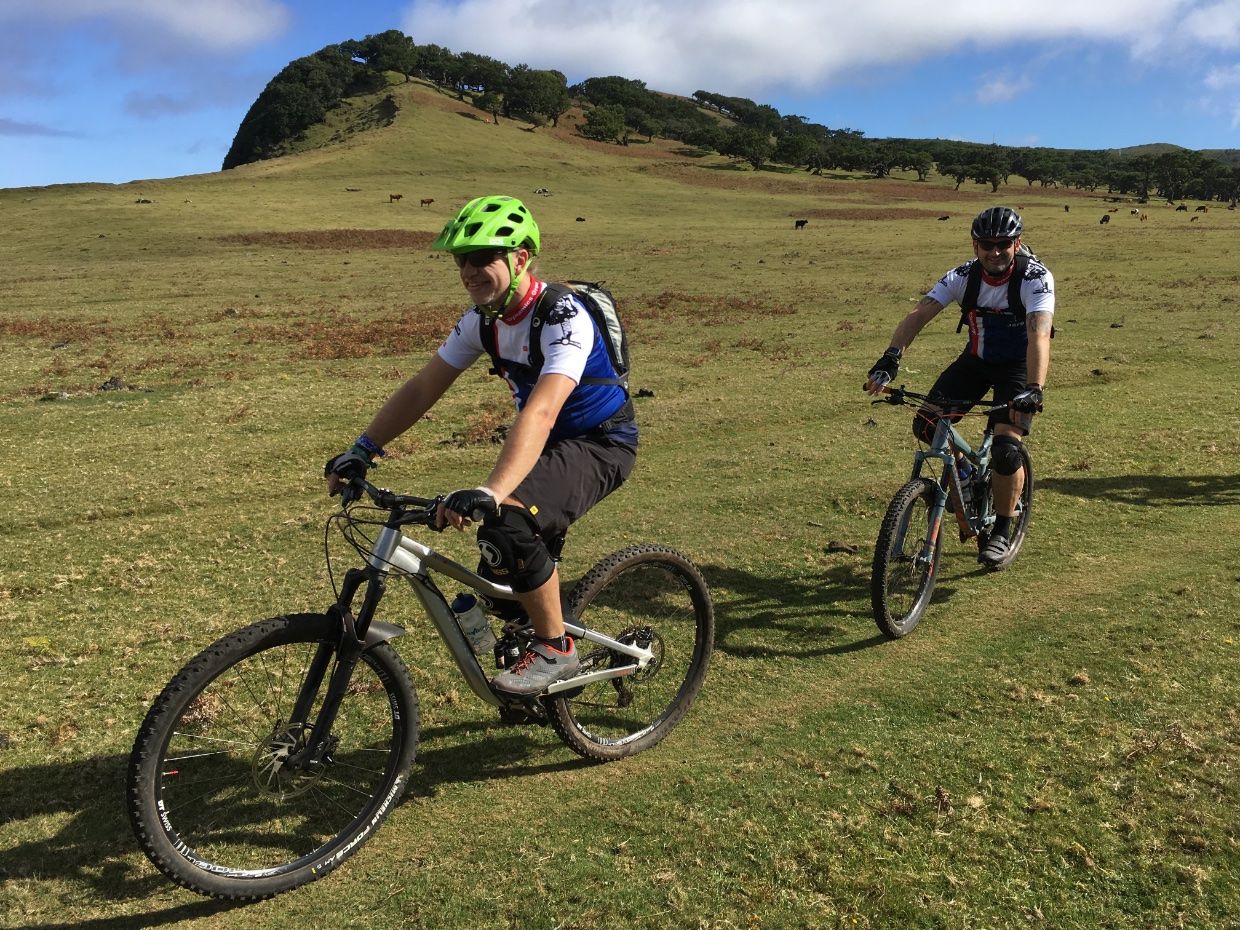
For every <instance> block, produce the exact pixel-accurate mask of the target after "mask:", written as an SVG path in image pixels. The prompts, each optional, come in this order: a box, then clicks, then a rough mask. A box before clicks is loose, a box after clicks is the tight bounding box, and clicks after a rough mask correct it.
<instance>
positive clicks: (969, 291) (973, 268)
mask: <svg viewBox="0 0 1240 930" xmlns="http://www.w3.org/2000/svg"><path fill="white" fill-rule="evenodd" d="M981 290H982V263H981V262H979V261H977V260H976V259H975V260H974V262H973V264H972V265H970V266H969V280H968V282H967V283H966V284H965V286H964V296H963V297H961V298H960V322H959V323H957V324H956V332H960V331H961V330H962V329H964V328H965V326H966V325H968V322H969V314H970V313H972V312H973V311H974V310H976V309H977V295H978V294H980V293H981Z"/></svg>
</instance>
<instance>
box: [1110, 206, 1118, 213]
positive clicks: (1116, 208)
mask: <svg viewBox="0 0 1240 930" xmlns="http://www.w3.org/2000/svg"><path fill="white" fill-rule="evenodd" d="M1118 212H1119V207H1112V208H1111V209H1110V210H1108V211H1107V213H1118Z"/></svg>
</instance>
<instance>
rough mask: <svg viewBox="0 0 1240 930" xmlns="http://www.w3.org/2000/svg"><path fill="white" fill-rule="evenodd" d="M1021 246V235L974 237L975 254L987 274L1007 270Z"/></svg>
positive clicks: (995, 273)
mask: <svg viewBox="0 0 1240 930" xmlns="http://www.w3.org/2000/svg"><path fill="white" fill-rule="evenodd" d="M1019 247H1020V237H1019V236H1017V237H1016V238H1015V239H998V238H996V239H974V240H973V254H974V255H976V256H977V258H978V260H979V261H980V262H981V263H982V268H983V269H985V271H986V273H987V274H991V275H998V274H1003V272H1005V271H1007V269H1008V266H1009V265H1010V264H1012V259H1013V258H1015V257H1016V250H1017V248H1019Z"/></svg>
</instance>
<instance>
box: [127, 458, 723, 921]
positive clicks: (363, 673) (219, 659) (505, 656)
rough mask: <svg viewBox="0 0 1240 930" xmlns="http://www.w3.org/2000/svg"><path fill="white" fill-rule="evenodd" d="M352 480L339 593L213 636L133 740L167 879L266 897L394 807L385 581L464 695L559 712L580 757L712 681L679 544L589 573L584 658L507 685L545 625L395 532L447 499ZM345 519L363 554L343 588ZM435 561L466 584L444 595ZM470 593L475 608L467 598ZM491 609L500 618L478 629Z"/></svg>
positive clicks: (147, 837) (136, 812) (705, 636)
mask: <svg viewBox="0 0 1240 930" xmlns="http://www.w3.org/2000/svg"><path fill="white" fill-rule="evenodd" d="M344 492H345V495H346V502H345V504H344V506H343V507H342V508H341V510H340V512H339V513H337V514H334V515H333V516H332V517H331V518H330V519H329V521H328V526H327V529H328V532H325V534H324V535H325V542H324V548H325V553H326V557H327V564H328V569H329V575H330V576H331V578H332V585H333V588H334V589H335V593H336V600H335V603H333V604H332V605H331V606H330V607H329V608H328V609H327V610H326V611H325V612H323V613H295V614H285V615H281V616H276V617H272V618H270V619H267V620H262V621H259V622H257V623H254V624H251V625H250V626H247V627H244V628H242V629H240V630H237V631H236V632H233V633H230V634H228V635H227V636H224V637H223V638H221V639H220V640H218V641H217V642H215V643H214V644H212V645H211V646H208V647H207V648H206V649H205V650H203V651H202V652H201V653H200V654H199V655H197V656H196V657H194V658H193V659H191V660H190V661H189V662H188V663H186V665H185V666H184V667H183V668H182V669H181V670H180V671H179V672H178V673H177V674H176V675H175V676H173V678H172V680H171V681H169V682H168V684H167V686H166V687H165V688H164V689H163V691H162V693H161V694H160V695H159V696H158V697H157V698H156V699H155V701H154V703H153V705H152V706H151V708H150V710H149V712H148V713H147V715H146V719H145V720H144V722H143V723H142V726H141V728H140V729H139V731H138V734H137V738H136V740H135V742H134V747H133V752H132V754H131V756H130V761H129V770H128V780H127V798H128V807H129V816H130V820H131V822H132V825H133V828H134V832H135V834H136V836H137V838H138V842H139V843H140V844H141V846H142V849H143V851H144V852H145V853H146V855H147V856H148V857H149V858H150V859H151V861H152V862H153V863H154V864H155V865H156V866H157V867H158V868H159V869H160V870H161V871H162V872H163V873H164V874H165V875H166V876H167V877H168V878H170V879H172V880H173V881H174V882H177V883H178V884H180V885H183V886H184V887H186V888H189V889H190V890H192V891H195V892H198V893H200V894H203V895H209V896H213V897H218V898H225V899H231V900H257V899H260V898H266V897H270V896H272V895H274V894H277V893H279V892H282V891H286V890H288V889H291V888H295V887H297V886H299V885H302V884H304V883H306V882H309V881H312V880H314V879H317V878H320V877H322V876H323V875H325V874H327V873H328V872H330V871H331V870H332V869H334V868H335V867H336V866H338V865H339V864H340V863H341V862H342V861H344V859H345V858H347V857H348V856H349V855H351V854H352V853H353V852H355V851H356V850H357V848H358V847H359V846H360V845H361V844H362V843H363V842H365V841H366V840H367V839H369V837H370V836H371V835H372V834H373V833H374V831H375V830H376V829H377V828H378V827H379V826H380V824H382V822H383V821H384V819H385V818H386V817H387V816H388V814H390V813H391V811H392V809H393V808H394V807H395V806H396V805H397V803H398V802H399V801H400V798H401V795H402V793H403V792H404V790H405V787H406V785H407V782H408V780H409V773H410V768H411V766H412V765H413V761H414V755H415V752H416V749H417V741H418V699H417V695H416V693H415V691H414V685H413V682H412V680H411V678H410V674H409V669H408V667H407V666H406V665H405V663H404V661H403V660H402V659H401V657H400V656H399V655H398V654H397V652H396V650H395V649H394V648H393V647H392V645H391V641H392V640H393V639H395V638H396V637H398V636H400V635H401V634H402V633H404V630H403V629H402V628H401V627H400V626H398V625H396V624H393V623H388V622H384V621H381V620H377V619H375V615H376V611H377V610H378V608H379V605H380V603H381V601H382V599H383V597H384V594H385V592H386V588H387V582H388V580H389V579H390V578H391V577H393V576H395V577H402V578H405V579H406V580H407V581H408V582H409V585H410V587H411V588H412V589H413V592H414V594H415V595H416V598H417V600H418V601H419V603H420V605H421V607H422V609H423V611H424V612H425V614H426V615H427V616H428V617H429V618H430V620H431V623H432V624H433V625H434V627H435V629H436V630H437V631H438V633H439V635H440V637H441V638H442V639H443V642H444V644H445V645H446V646H447V648H448V651H449V653H450V654H451V656H452V658H453V659H454V660H455V664H456V666H457V668H459V670H460V673H461V674H462V675H463V676H464V678H465V681H466V682H467V683H468V685H469V687H470V690H472V691H473V692H474V694H476V695H477V696H478V697H479V698H481V699H482V701H484V702H485V703H487V704H489V705H492V706H493V707H495V708H497V709H498V711H499V714H500V719H501V720H502V721H503V722H505V723H508V724H519V723H534V724H544V725H550V726H551V728H552V729H553V730H554V731H555V732H556V734H557V735H558V736H559V737H560V738H561V739H562V740H563V741H564V742H565V743H566V744H567V745H568V746H569V747H570V748H571V749H573V750H574V751H575V752H577V753H578V754H580V755H581V756H583V757H585V758H587V759H591V760H595V761H599V762H608V761H612V760H615V759H620V758H623V757H625V756H630V755H633V754H634V753H637V752H641V751H642V750H644V749H649V748H650V747H651V746H654V745H655V744H656V743H658V742H659V741H660V740H662V739H663V738H664V737H665V736H666V735H667V734H668V732H670V731H671V730H672V728H673V727H675V726H676V724H677V723H678V722H679V721H680V720H681V718H682V717H683V716H684V715H685V713H686V712H687V711H688V709H689V707H690V705H691V704H692V703H693V701H694V698H695V697H696V696H697V694H698V692H699V691H700V690H701V688H702V684H703V681H704V679H705V676H706V671H707V666H708V665H709V662H710V657H711V652H712V649H713V636H714V608H713V605H712V601H711V595H710V592H709V590H708V588H707V585H706V582H705V581H704V580H703V578H702V574H701V572H700V571H699V570H698V569H697V567H696V566H695V565H694V564H693V563H692V562H691V561H690V560H689V559H688V558H686V557H685V556H684V555H682V554H680V553H679V552H677V551H675V550H674V549H671V548H668V547H666V546H660V545H637V546H632V547H630V548H626V549H622V550H620V551H618V552H615V553H613V554H611V555H609V556H607V557H605V558H604V559H602V560H601V561H600V562H599V563H598V564H597V565H595V566H594V567H593V568H592V569H590V571H588V572H587V573H586V574H585V575H584V576H583V577H582V578H581V580H580V581H579V582H578V583H577V585H576V587H575V588H574V589H573V591H572V593H571V595H569V597H568V598H567V602H566V605H565V608H566V612H565V627H566V629H567V631H568V633H569V634H570V635H571V636H573V637H574V639H575V640H576V643H577V650H578V654H579V657H580V663H581V664H580V669H579V670H578V672H577V673H576V674H575V675H573V676H572V677H570V678H567V679H564V680H561V681H558V682H556V683H554V684H552V685H551V686H550V687H548V688H547V689H546V691H545V692H543V693H541V694H539V695H537V696H536V697H533V698H515V697H511V696H508V695H505V694H503V693H501V692H497V691H495V690H494V689H493V688H492V687H491V684H490V681H489V679H488V675H487V673H486V672H485V671H484V669H483V661H484V660H488V659H490V658H494V660H495V664H496V667H497V668H505V667H508V666H509V665H510V664H511V663H514V662H516V661H517V659H518V658H519V657H520V655H521V653H522V652H523V651H524V647H525V645H526V644H527V643H528V642H529V641H530V639H531V638H532V636H533V631H532V628H531V626H530V624H529V620H528V618H527V617H525V615H524V614H523V613H522V612H521V610H520V606H519V604H518V603H517V601H516V598H515V595H514V594H513V592H512V589H511V588H509V587H507V586H504V585H498V584H494V583H492V582H491V581H488V580H486V579H484V578H483V577H481V576H480V575H478V574H476V573H475V572H473V571H470V570H469V569H468V568H465V567H464V566H463V565H460V564H459V563H457V562H454V561H452V560H451V559H450V558H447V557H446V556H444V555H442V554H440V553H438V552H436V551H435V550H434V549H432V548H430V547H429V546H426V545H424V544H422V543H420V542H418V541H416V540H414V539H412V538H411V537H409V536H406V535H405V534H404V532H403V530H404V528H405V527H410V526H422V527H428V528H432V529H434V528H435V511H436V507H437V505H438V503H439V501H440V500H442V498H434V499H430V498H420V497H414V496H407V495H400V494H395V493H392V492H391V491H388V490H384V489H382V488H377V487H375V486H374V485H372V484H370V483H368V482H366V481H365V480H364V479H361V478H356V479H354V480H353V481H352V482H351V484H350V485H349V486H347V487H346V488H345V489H344ZM333 527H334V528H336V529H337V530H339V532H340V534H341V535H342V536H343V538H344V539H345V540H346V542H347V543H348V545H349V547H351V549H352V550H355V551H356V552H357V553H358V554H360V555H361V556H362V558H363V559H364V562H365V565H364V567H351V568H349V569H348V571H347V572H346V573H345V574H344V576H343V579H342V580H341V584H340V585H339V587H338V588H337V587H336V577H335V575H334V574H332V552H331V549H330V545H329V540H330V538H331V537H330V530H331V529H332V528H333ZM560 542H561V544H562V539H561V541H560ZM556 548H557V550H558V548H559V547H558V546H557V547H556ZM554 554H555V555H556V556H557V558H558V556H559V552H558V551H556V552H554ZM436 573H437V574H438V575H441V576H443V577H445V578H448V579H450V580H451V581H453V582H456V583H458V584H460V585H462V586H464V587H465V588H466V589H469V591H471V592H473V595H472V596H466V597H463V598H458V600H457V603H456V604H454V605H451V606H450V605H449V603H448V600H447V598H446V597H445V596H444V595H443V593H441V591H440V590H439V588H438V587H437V586H436V583H435V580H434V577H433V576H434V575H435V574H436ZM355 601H357V602H358V606H357V607H356V610H355V607H354V603H355ZM475 601H476V602H477V603H476V604H475ZM465 603H468V604H472V605H474V606H473V607H471V609H470V610H467V611H465V610H463V607H461V606H459V605H462V604H465ZM479 605H485V607H486V608H487V609H488V611H489V613H488V614H486V615H483V616H482V617H481V619H482V622H481V623H480V624H478V625H473V626H471V625H470V624H466V620H467V615H469V616H473V617H474V618H475V619H478V614H479V612H478V606H479ZM454 606H457V610H456V611H454V609H453V607H454ZM501 618H502V619H501ZM463 626H466V628H468V629H469V635H467V633H466V630H465V629H463ZM479 634H481V635H479ZM488 634H489V635H488ZM496 634H498V635H496Z"/></svg>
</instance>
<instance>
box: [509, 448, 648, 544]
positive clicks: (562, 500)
mask: <svg viewBox="0 0 1240 930" xmlns="http://www.w3.org/2000/svg"><path fill="white" fill-rule="evenodd" d="M636 461H637V450H636V449H635V448H634V447H633V446H629V445H625V444H624V443H619V442H612V441H610V440H608V439H591V438H581V439H561V440H559V441H557V442H552V443H549V444H548V445H547V447H546V448H545V449H543V452H542V455H541V456H539V458H538V462H537V463H536V464H535V465H534V467H533V468H532V469H530V473H529V474H528V475H526V476H525V480H524V481H522V482H521V483H520V484H519V485H517V489H516V490H515V491H513V492H512V496H513V497H515V498H516V499H517V500H519V501H520V502H521V503H522V504H523V505H524V506H525V508H526V510H528V511H529V512H530V515H531V516H532V517H533V518H534V520H535V522H536V523H537V524H538V530H539V532H540V533H541V534H542V536H543V538H544V539H547V540H550V539H553V538H554V537H556V536H558V535H560V534H562V533H564V532H566V531H567V530H568V527H569V526H570V525H571V524H572V523H574V522H575V521H577V520H578V519H580V518H581V517H582V516H583V515H584V514H585V513H586V511H588V510H589V509H590V508H591V507H593V506H594V505H595V504H597V503H598V502H599V501H601V500H602V499H603V498H604V497H606V496H607V495H608V494H610V493H611V492H612V491H614V490H616V488H618V487H620V485H622V484H624V481H625V479H626V478H628V476H629V473H630V472H632V471H633V465H634V463H635V462H636Z"/></svg>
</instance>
